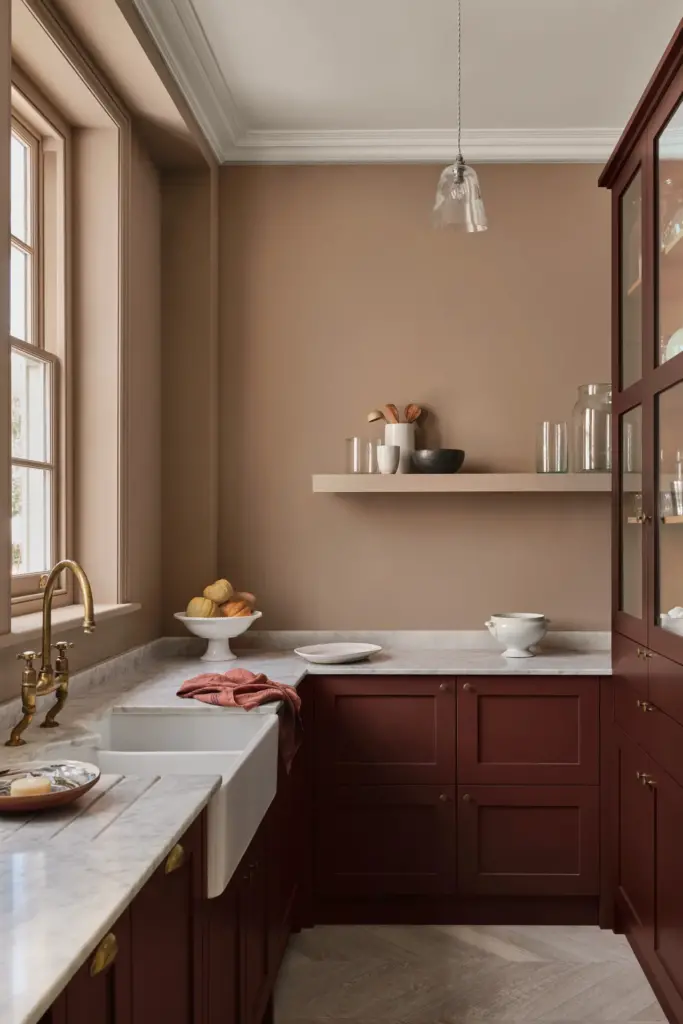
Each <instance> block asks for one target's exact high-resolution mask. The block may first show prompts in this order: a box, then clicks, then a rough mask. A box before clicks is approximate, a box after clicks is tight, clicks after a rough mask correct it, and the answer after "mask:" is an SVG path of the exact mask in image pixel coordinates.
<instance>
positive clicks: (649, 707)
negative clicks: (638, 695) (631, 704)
mask: <svg viewBox="0 0 683 1024" xmlns="http://www.w3.org/2000/svg"><path fill="white" fill-rule="evenodd" d="M636 707H637V708H639V709H640V710H641V711H656V710H657V708H656V707H655V706H654V704H650V702H649V700H637V701H636Z"/></svg>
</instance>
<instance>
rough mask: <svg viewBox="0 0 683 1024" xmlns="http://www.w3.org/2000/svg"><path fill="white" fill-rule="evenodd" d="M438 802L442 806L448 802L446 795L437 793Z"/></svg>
mask: <svg viewBox="0 0 683 1024" xmlns="http://www.w3.org/2000/svg"><path fill="white" fill-rule="evenodd" d="M439 800H440V801H441V803H442V804H445V803H447V802H448V793H439Z"/></svg>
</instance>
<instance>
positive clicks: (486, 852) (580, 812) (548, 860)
mask: <svg viewBox="0 0 683 1024" xmlns="http://www.w3.org/2000/svg"><path fill="white" fill-rule="evenodd" d="M598 851H599V792H598V787H597V786H459V787H458V880H459V889H460V892H462V893H464V894H466V895H488V894H498V895H505V896H513V895H527V896H530V895H534V896H566V895H593V894H596V893H597V892H598V862H599V853H598Z"/></svg>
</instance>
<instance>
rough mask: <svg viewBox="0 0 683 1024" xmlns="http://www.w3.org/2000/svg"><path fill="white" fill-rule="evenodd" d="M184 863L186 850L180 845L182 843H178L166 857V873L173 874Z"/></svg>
mask: <svg viewBox="0 0 683 1024" xmlns="http://www.w3.org/2000/svg"><path fill="white" fill-rule="evenodd" d="M184 863H185V850H184V849H183V847H182V846H181V845H180V843H177V844H176V845H175V846H174V847H173V849H172V850H171V852H170V853H169V855H168V857H167V858H166V864H165V865H164V874H165V875H172V874H173V872H174V871H177V870H178V868H181V867H182V866H183V864H184Z"/></svg>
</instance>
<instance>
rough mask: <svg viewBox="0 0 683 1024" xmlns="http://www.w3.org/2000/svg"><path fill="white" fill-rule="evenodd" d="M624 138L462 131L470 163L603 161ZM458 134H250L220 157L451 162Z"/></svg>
mask: <svg viewBox="0 0 683 1024" xmlns="http://www.w3.org/2000/svg"><path fill="white" fill-rule="evenodd" d="M618 138H619V131H618V130H614V131H612V130H610V129H609V128H604V129H602V128H585V129H582V128H568V129H565V130H564V131H557V130H553V129H547V130H546V129H513V130H501V129H491V130H489V131H487V130H484V129H473V130H470V131H463V133H462V147H463V152H464V153H465V156H466V159H468V160H471V161H474V162H477V163H482V162H483V163H486V162H500V163H532V162H548V163H572V162H576V163H604V162H605V160H606V159H607V158H608V157H609V155H610V153H611V152H612V150H613V148H614V146H615V144H616V142H617V140H618ZM457 148H458V142H457V134H456V132H455V131H454V130H450V129H448V130H433V131H430V130H422V129H398V130H396V131H322V130H321V131H255V130H250V131H246V132H245V133H244V134H243V135H241V136H238V137H236V138H235V139H234V141H233V143H232V145H231V146H230V147H229V148H228V149H226V150H224V151H223V152H222V153H221V154H220V158H221V160H222V162H223V163H385V162H386V163H390V162H397V163H444V162H445V163H448V162H450V161H451V160H453V159H454V158H455V154H456V152H457Z"/></svg>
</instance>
